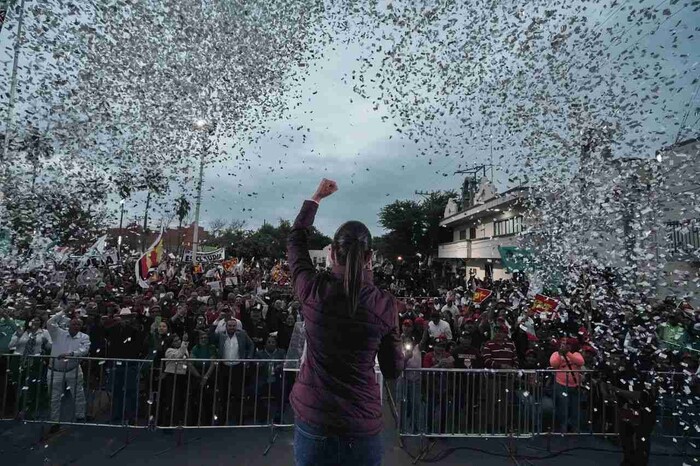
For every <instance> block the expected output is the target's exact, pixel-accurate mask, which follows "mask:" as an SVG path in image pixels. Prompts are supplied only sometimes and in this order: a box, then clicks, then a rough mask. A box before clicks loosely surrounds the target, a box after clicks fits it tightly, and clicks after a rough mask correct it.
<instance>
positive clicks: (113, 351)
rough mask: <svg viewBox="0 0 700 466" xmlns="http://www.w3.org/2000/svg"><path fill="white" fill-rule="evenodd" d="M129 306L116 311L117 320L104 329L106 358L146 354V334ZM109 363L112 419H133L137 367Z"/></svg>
mask: <svg viewBox="0 0 700 466" xmlns="http://www.w3.org/2000/svg"><path fill="white" fill-rule="evenodd" d="M139 320H140V318H139V316H138V315H136V314H134V313H133V312H132V310H131V308H128V307H126V308H122V309H121V310H120V311H119V317H118V321H119V323H118V324H117V325H115V326H113V327H110V328H109V329H106V330H105V338H106V342H107V348H106V355H105V357H107V358H111V359H122V360H124V359H144V358H145V357H146V355H147V354H148V334H147V332H146V331H144V329H143V326H142V325H141V323H140V322H139ZM110 364H113V365H112V371H111V374H112V377H113V379H112V381H111V383H110V387H111V388H112V400H113V404H112V408H113V409H112V419H111V421H112V422H115V423H119V424H122V423H124V422H126V423H129V422H130V421H134V420H135V419H134V416H135V415H136V405H137V403H138V389H139V368H140V364H139V363H136V362H128V361H123V362H116V363H110Z"/></svg>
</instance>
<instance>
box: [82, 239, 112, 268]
mask: <svg viewBox="0 0 700 466" xmlns="http://www.w3.org/2000/svg"><path fill="white" fill-rule="evenodd" d="M106 247H107V235H103V236H101V237H99V238H97V241H95V244H93V245H92V246H90V248H89V249H88V250H87V251H85V254H83V257H81V258H80V266H81V267H83V266H86V265H87V264H88V262H89V260H90V259H92V258H98V259H100V260H103V259H104V252H105V248H106Z"/></svg>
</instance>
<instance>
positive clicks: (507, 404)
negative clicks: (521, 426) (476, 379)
mask: <svg viewBox="0 0 700 466" xmlns="http://www.w3.org/2000/svg"><path fill="white" fill-rule="evenodd" d="M508 335H509V333H508V327H506V326H505V325H499V326H496V327H495V332H494V337H493V339H491V340H489V341H487V342H486V343H484V346H483V347H482V349H481V357H482V360H483V362H484V367H485V368H487V369H500V370H503V369H511V370H512V369H515V368H517V367H518V357H517V353H516V350H515V344H513V342H512V341H510V338H509V336H508ZM512 385H513V378H512V375H511V374H510V372H497V373H495V374H493V375H492V376H491V377H489V378H487V380H486V387H485V394H486V398H487V399H486V403H485V404H484V405H483V407H482V408H483V413H484V415H485V418H486V425H487V428H488V432H489V433H495V434H501V433H504V432H507V431H508V430H509V429H510V428H511V426H509V424H508V422H509V420H510V421H511V422H512V419H513V413H512V410H513V403H512V399H511V397H512V395H513V393H514V390H513V387H512Z"/></svg>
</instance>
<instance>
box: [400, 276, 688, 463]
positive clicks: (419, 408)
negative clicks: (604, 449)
mask: <svg viewBox="0 0 700 466" xmlns="http://www.w3.org/2000/svg"><path fill="white" fill-rule="evenodd" d="M610 278H611V277H609V276H607V277H606V276H605V275H604V274H600V275H599V276H595V275H592V274H586V275H584V274H582V275H581V276H580V277H579V279H578V280H577V281H575V282H574V283H572V284H571V286H570V289H569V290H567V291H566V292H565V293H561V294H560V295H559V296H557V299H556V300H554V301H555V302H556V303H557V304H556V307H554V308H553V309H551V311H552V312H541V308H538V306H537V305H536V301H537V299H538V297H537V296H536V295H535V294H534V293H531V290H530V289H529V287H530V284H529V283H528V282H527V280H525V279H524V277H523V276H518V275H516V277H515V279H514V280H508V281H496V282H490V281H486V280H479V279H477V278H476V277H471V278H470V279H469V280H468V283H467V285H466V286H464V287H463V286H458V287H456V288H454V289H452V290H441V294H440V295H438V296H434V297H422V298H408V299H406V300H402V301H401V303H400V309H399V318H400V322H401V330H402V339H403V342H404V347H405V351H406V357H407V361H408V363H407V365H408V367H412V368H416V369H417V368H423V369H425V368H433V369H435V370H440V369H449V368H459V369H489V370H495V371H493V373H492V374H490V375H489V376H487V378H486V380H485V382H484V383H483V384H481V385H479V384H474V383H472V384H471V385H470V382H469V380H470V379H469V373H468V372H466V373H449V372H446V373H442V374H440V373H437V374H431V373H429V372H428V373H425V372H424V373H420V372H417V371H416V372H415V373H414V375H413V376H411V375H408V374H407V375H406V377H405V379H406V380H407V381H408V383H407V386H404V389H403V390H404V391H403V398H405V399H408V407H407V411H406V413H404V414H406V415H405V416H404V420H405V421H406V422H407V423H408V424H409V425H410V426H411V427H415V426H416V425H422V427H421V429H423V430H425V429H426V428H427V430H428V431H434V432H440V433H445V432H446V431H447V430H450V429H452V430H451V432H455V430H454V429H465V428H466V429H472V431H476V430H478V429H483V431H486V432H494V431H495V432H499V433H505V434H507V433H509V432H513V431H517V430H520V429H535V430H538V431H540V432H542V431H544V430H545V429H550V431H554V432H558V433H567V432H596V433H603V432H613V431H614V432H619V433H620V438H621V441H622V444H623V447H624V448H625V452H626V458H627V461H629V463H625V464H646V461H647V459H648V453H649V442H650V437H651V433H652V431H653V430H654V429H655V428H656V429H657V430H658V431H661V430H663V426H661V424H662V423H663V414H664V413H663V411H664V410H665V411H667V412H674V413H675V414H676V415H677V418H676V420H675V422H674V424H675V425H674V426H673V427H674V428H675V430H674V429H673V428H672V429H670V431H673V432H682V431H684V432H685V435H687V433H688V431H689V430H691V429H692V432H700V428H698V427H697V424H696V422H695V421H694V419H695V415H696V410H695V409H693V408H694V401H696V400H697V396H698V394H700V384H699V383H698V381H699V380H700V379H699V378H698V370H699V369H698V367H699V366H698V359H699V358H698V356H699V355H700V353H699V352H698V349H699V348H700V346H699V345H700V313H698V312H696V311H695V310H694V309H693V308H692V306H691V305H690V303H689V302H688V301H687V300H684V299H676V298H674V297H666V298H665V299H663V300H658V301H656V302H654V301H652V300H651V299H649V300H646V299H644V298H642V299H635V300H631V299H627V300H625V299H622V298H620V293H618V289H617V288H616V286H615V283H614V280H611V279H610ZM592 284H596V285H599V286H591V285H592ZM476 290H482V291H483V290H488V291H489V292H490V294H489V293H485V294H486V295H487V296H488V297H487V298H486V299H485V300H483V301H480V302H478V303H476V302H475V301H474V300H473V296H474V292H475V291H476ZM591 290H597V293H596V295H595V297H593V296H592V295H591ZM594 298H595V299H594ZM540 299H541V298H540ZM544 299H546V300H548V301H552V299H551V298H549V297H545V298H544ZM513 369H518V370H519V372H517V374H519V376H514V375H513V374H514V371H512V370H513ZM538 369H547V370H549V371H546V372H542V373H538V372H537V370H538ZM503 370H505V371H503ZM528 370H530V371H531V372H529V373H527V374H523V372H522V371H528ZM463 386H467V387H470V388H468V389H467V390H465V389H459V390H458V389H456V388H455V387H463ZM426 398H428V399H432V400H433V402H432V403H428V404H427V406H426V403H425V400H426ZM438 399H439V402H436V401H435V400H438ZM453 405H456V406H453ZM494 405H495V406H496V408H494ZM664 408H665V409H664ZM472 410H477V411H479V413H478V415H477V416H472V417H470V415H469V412H470V411H472ZM450 411H453V412H456V413H460V414H459V415H460V416H461V417H462V419H461V421H462V422H460V420H458V421H457V422H454V420H453V421H452V423H451V426H450V420H451V419H450V418H451V417H454V415H452V416H451V415H450ZM464 413H466V415H464ZM528 414H529V415H530V418H531V419H533V420H534V424H536V425H529V426H528V427H524V426H522V425H517V424H518V422H517V421H516V419H517V420H522V419H523V418H528V416H527V415H528ZM530 418H528V419H530ZM547 418H549V421H550V425H549V426H548V427H547V426H544V425H542V422H543V421H544V420H545V419H547ZM482 422H483V427H482V425H481V424H480V425H479V426H477V425H476V424H477V423H482ZM465 424H466V425H465ZM469 424H471V425H469ZM455 426H456V427H455ZM409 430H410V429H409ZM680 435H684V434H680ZM680 435H679V436H680Z"/></svg>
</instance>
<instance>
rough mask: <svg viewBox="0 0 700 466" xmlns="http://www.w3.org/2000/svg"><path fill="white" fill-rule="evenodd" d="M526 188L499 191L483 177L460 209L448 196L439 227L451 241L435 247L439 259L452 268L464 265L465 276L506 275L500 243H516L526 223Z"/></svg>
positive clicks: (455, 201) (467, 195) (504, 244)
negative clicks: (447, 231)
mask: <svg viewBox="0 0 700 466" xmlns="http://www.w3.org/2000/svg"><path fill="white" fill-rule="evenodd" d="M528 195H529V191H528V189H527V188H525V187H519V188H513V189H510V190H508V191H506V192H504V193H502V194H498V193H497V191H496V188H495V187H494V185H493V184H492V183H491V182H490V181H489V180H488V179H487V178H486V177H484V178H482V179H481V180H480V181H479V184H478V185H477V186H475V189H474V192H473V193H467V194H466V199H465V200H464V202H463V204H462V206H463V207H464V208H462V209H460V206H459V204H458V203H457V200H455V199H450V201H449V202H448V203H447V207H446V208H445V214H444V217H443V220H442V221H441V222H440V226H441V227H443V228H449V229H450V230H451V232H452V241H451V242H448V243H442V244H440V245H439V246H438V259H439V260H441V261H445V262H447V263H451V264H452V265H453V266H454V268H461V267H466V277H469V275H475V276H477V277H479V278H482V279H483V278H486V277H487V276H490V277H491V278H492V279H493V280H499V279H505V278H509V277H510V275H509V274H508V273H507V272H506V270H505V269H504V268H503V266H502V264H501V256H500V253H499V251H498V247H499V246H517V238H518V235H519V234H520V232H521V231H523V226H524V224H525V219H524V213H525V210H526V205H525V203H526V200H527V198H528Z"/></svg>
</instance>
